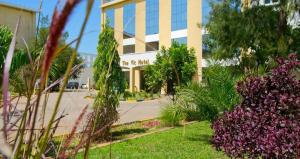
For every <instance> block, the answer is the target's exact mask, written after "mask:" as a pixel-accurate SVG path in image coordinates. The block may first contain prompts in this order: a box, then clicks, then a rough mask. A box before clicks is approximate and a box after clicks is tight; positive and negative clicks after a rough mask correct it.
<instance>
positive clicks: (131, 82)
mask: <svg viewBox="0 0 300 159" xmlns="http://www.w3.org/2000/svg"><path fill="white" fill-rule="evenodd" d="M134 73H135V72H134V69H133V68H130V70H129V91H130V92H134V87H135V86H134V80H135V75H134Z"/></svg>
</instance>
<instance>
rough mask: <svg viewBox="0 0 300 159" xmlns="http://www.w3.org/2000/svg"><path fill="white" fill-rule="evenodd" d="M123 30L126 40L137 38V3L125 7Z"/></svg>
mask: <svg viewBox="0 0 300 159" xmlns="http://www.w3.org/2000/svg"><path fill="white" fill-rule="evenodd" d="M123 28H124V30H123V31H124V34H123V35H124V39H126V38H132V37H135V3H129V4H126V5H124V8H123Z"/></svg>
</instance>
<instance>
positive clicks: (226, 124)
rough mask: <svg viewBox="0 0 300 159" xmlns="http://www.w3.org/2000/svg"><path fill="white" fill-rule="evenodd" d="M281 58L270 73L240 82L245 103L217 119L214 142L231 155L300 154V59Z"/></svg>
mask: <svg viewBox="0 0 300 159" xmlns="http://www.w3.org/2000/svg"><path fill="white" fill-rule="evenodd" d="M277 62H278V67H277V68H275V69H273V71H272V72H271V73H270V74H268V75H265V76H264V77H251V78H248V79H246V80H244V81H241V82H239V83H238V86H237V91H238V93H239V94H240V95H241V96H242V97H243V100H242V102H241V104H240V105H238V106H237V107H236V108H235V109H234V110H233V111H231V112H225V113H224V114H223V115H222V116H220V117H219V118H218V119H217V120H216V121H215V122H214V123H213V125H212V127H213V129H214V135H213V139H212V142H213V144H214V146H215V147H216V148H217V149H218V150H221V151H224V152H225V153H226V154H227V155H228V156H230V157H233V158H280V159H282V158H300V81H299V79H297V78H296V76H295V75H294V74H293V73H294V71H295V70H296V71H297V68H299V66H300V62H299V60H297V56H296V54H291V55H290V56H289V58H288V59H287V60H285V59H283V58H280V59H278V60H277ZM298 73H299V72H298Z"/></svg>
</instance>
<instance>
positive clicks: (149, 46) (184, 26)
mask: <svg viewBox="0 0 300 159" xmlns="http://www.w3.org/2000/svg"><path fill="white" fill-rule="evenodd" d="M101 12H102V14H101V15H102V17H101V22H102V24H104V23H105V22H107V21H108V22H109V25H110V26H111V27H113V28H114V30H115V38H116V40H117V41H118V43H119V47H118V52H119V54H120V58H121V61H120V62H121V63H120V65H121V67H122V69H123V71H124V72H125V74H126V76H127V79H128V85H129V89H130V91H132V92H134V91H141V90H143V89H144V82H145V81H144V78H143V69H144V67H145V66H146V65H149V64H152V63H153V62H154V61H155V58H156V54H157V52H158V51H159V49H160V48H161V47H162V46H164V47H170V46H171V44H172V41H177V42H179V43H185V44H186V45H187V46H188V47H189V48H194V49H195V51H196V57H197V64H198V69H197V73H196V75H195V78H194V79H195V80H196V81H201V79H202V62H203V61H202V28H200V27H199V26H201V24H202V0H103V1H102V6H101ZM199 24H200V25H199Z"/></svg>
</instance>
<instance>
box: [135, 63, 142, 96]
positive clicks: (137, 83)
mask: <svg viewBox="0 0 300 159" xmlns="http://www.w3.org/2000/svg"><path fill="white" fill-rule="evenodd" d="M134 86H135V89H134V90H135V91H136V92H140V91H141V71H140V69H136V70H134Z"/></svg>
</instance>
